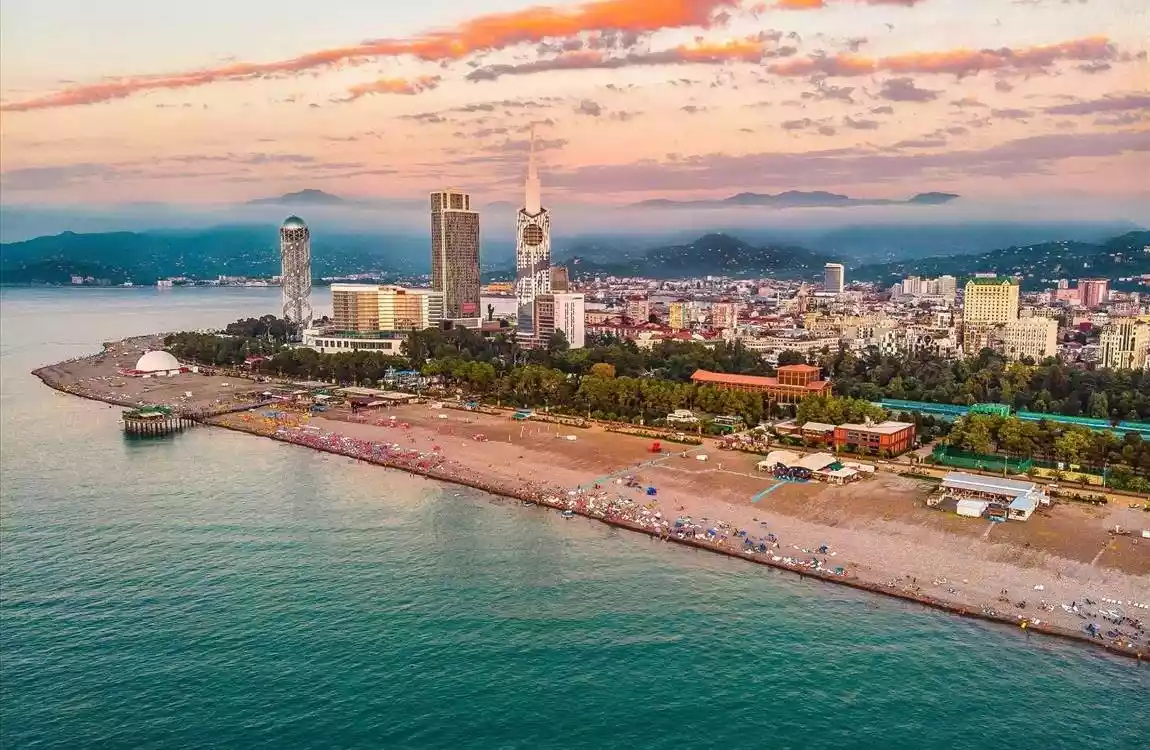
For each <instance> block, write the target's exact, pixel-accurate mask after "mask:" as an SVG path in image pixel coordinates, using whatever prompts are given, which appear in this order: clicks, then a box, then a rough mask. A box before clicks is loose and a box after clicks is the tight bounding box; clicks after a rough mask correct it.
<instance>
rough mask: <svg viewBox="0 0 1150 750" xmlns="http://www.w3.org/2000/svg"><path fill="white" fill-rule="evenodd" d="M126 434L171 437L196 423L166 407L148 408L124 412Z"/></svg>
mask: <svg viewBox="0 0 1150 750" xmlns="http://www.w3.org/2000/svg"><path fill="white" fill-rule="evenodd" d="M123 420H124V432H126V433H128V434H129V435H170V434H172V433H175V432H179V431H181V430H183V429H184V428H186V427H191V426H192V425H194V424H195V421H193V420H192V419H189V418H188V417H185V416H183V415H182V414H178V413H176V412H175V411H173V410H172V409H170V408H168V407H166V406H148V407H143V408H140V409H130V410H128V411H125V412H124V416H123Z"/></svg>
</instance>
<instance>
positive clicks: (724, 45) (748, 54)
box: [467, 34, 794, 81]
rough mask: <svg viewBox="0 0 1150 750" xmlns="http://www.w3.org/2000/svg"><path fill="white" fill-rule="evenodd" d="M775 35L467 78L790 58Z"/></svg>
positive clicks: (496, 68)
mask: <svg viewBox="0 0 1150 750" xmlns="http://www.w3.org/2000/svg"><path fill="white" fill-rule="evenodd" d="M776 40H777V37H776V36H775V35H771V34H767V35H756V36H754V37H748V38H746V39H735V40H731V41H729V42H701V43H698V44H694V45H680V46H678V47H673V48H671V49H667V50H661V51H658V52H631V53H629V54H625V55H611V54H609V53H607V52H604V51H602V50H595V49H586V50H578V51H574V52H567V53H564V54H561V55H559V56H558V57H552V58H546V59H542V60H533V61H531V62H524V63H514V64H505V65H486V66H483V67H481V68H476V69H475V70H473V71H471V72H470V73H468V74H467V80H469V81H493V80H495V79H497V78H500V77H502V76H508V75H532V74H534V73H544V72H549V71H553V70H614V69H618V68H629V67H637V66H652V65H688V64H700V65H722V64H724V63H729V62H745V63H759V62H762V61H763V59H765V58H767V57H778V56H781V55H783V54H789V53H790V52H788V50H789V51H793V49H794V48H792V47H785V48H778V47H775V46H774V45H773V42H774V41H776Z"/></svg>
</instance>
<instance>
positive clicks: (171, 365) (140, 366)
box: [135, 351, 181, 373]
mask: <svg viewBox="0 0 1150 750" xmlns="http://www.w3.org/2000/svg"><path fill="white" fill-rule="evenodd" d="M180 369H181V366H180V361H179V360H178V359H176V358H175V357H173V356H172V355H171V354H169V353H168V352H162V351H151V352H144V356H142V357H140V359H139V361H137V362H136V367H135V371H136V372H139V373H153V372H165V373H166V372H173V371H174V372H179V371H180Z"/></svg>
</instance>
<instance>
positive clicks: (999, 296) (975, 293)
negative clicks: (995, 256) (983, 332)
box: [962, 278, 1018, 325]
mask: <svg viewBox="0 0 1150 750" xmlns="http://www.w3.org/2000/svg"><path fill="white" fill-rule="evenodd" d="M1017 319H1018V283H1017V282H1015V281H1014V280H1012V279H999V278H988V279H979V278H976V279H971V280H970V281H968V282H966V291H965V294H964V295H963V304H962V322H963V323H965V324H971V325H1006V324H1007V323H1009V322H1010V321H1012V320H1017Z"/></svg>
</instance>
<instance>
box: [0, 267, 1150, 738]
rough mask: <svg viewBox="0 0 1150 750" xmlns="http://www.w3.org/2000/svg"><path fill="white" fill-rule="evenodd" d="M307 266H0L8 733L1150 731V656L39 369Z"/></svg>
mask: <svg viewBox="0 0 1150 750" xmlns="http://www.w3.org/2000/svg"><path fill="white" fill-rule="evenodd" d="M277 292H278V290H274V289H215V290H212V289H194V290H165V291H158V290H154V289H137V290H113V289H105V290H99V289H56V290H31V289H3V290H0V378H2V381H0V427H2V433H0V489H2V502H0V691H2V694H0V746H2V747H3V748H628V749H629V750H634V749H637V748H682V747H723V748H742V747H761V748H804V749H806V750H809V749H812V748H903V747H905V748H946V749H948V750H950V749H954V748H999V747H1001V748H1025V749H1027V750H1040V749H1041V750H1047V749H1050V748H1075V749H1076V750H1081V749H1082V748H1124V749H1134V748H1147V747H1150V665H1145V664H1143V665H1140V664H1138V663H1137V662H1134V661H1130V660H1126V659H1119V658H1116V657H1110V656H1108V655H1105V654H1103V653H1099V652H1096V651H1094V650H1091V649H1086V648H1082V647H1079V646H1075V645H1073V644H1067V643H1062V642H1059V641H1055V640H1051V639H1047V638H1043V637H1040V636H1032V637H1030V638H1029V639H1028V638H1026V637H1025V636H1024V635H1023V634H1022V633H1020V632H1018V631H1016V630H1014V629H1011V628H1007V627H1001V626H994V625H989V624H983V623H977V622H969V621H965V620H961V619H958V618H955V617H952V616H949V615H946V614H944V613H939V612H935V611H931V610H927V609H924V608H920V607H916V606H912V605H908V604H904V603H900V602H895V601H890V600H886V599H883V598H880V597H874V596H870V595H867V594H862V593H857V592H852V591H848V590H844V589H840V588H837V587H834V586H831V585H828V584H821V583H814V582H810V581H803V580H799V579H797V578H795V577H793V576H790V575H788V574H786V573H780V572H777V571H769V570H767V569H765V568H762V567H759V566H750V565H741V564H739V563H738V561H732V560H727V559H723V558H718V557H716V556H710V555H707V554H706V553H702V552H697V551H692V550H684V549H680V548H677V547H675V546H673V545H667V544H662V543H659V542H656V541H652V540H649V539H647V538H644V537H639V536H636V535H633V534H628V533H625V532H621V531H618V530H613V529H609V528H607V527H604V526H599V525H596V524H593V523H591V522H588V521H584V520H581V519H579V520H563V519H561V518H560V517H558V516H557V515H556V514H554V513H551V512H547V511H544V510H540V509H528V508H522V507H520V506H519V505H518V504H517V503H512V502H506V501H500V500H498V499H496V498H493V497H491V496H487V495H484V494H481V493H477V492H473V491H469V490H462V489H458V488H454V487H451V486H448V485H442V484H437V483H433V482H430V481H426V480H423V479H418V478H414V477H409V476H407V475H404V474H401V473H398V472H391V471H387V470H383V469H379V468H376V467H368V466H363V465H359V464H356V463H353V462H351V461H349V460H346V459H342V458H338V457H333V456H328V455H321V454H318V453H314V452H310V451H308V450H307V449H305V448H301V447H296V446H288V445H283V444H279V443H274V442H272V441H269V440H263V439H260V438H256V437H252V436H247V435H241V434H237V433H231V432H226V431H216V430H212V429H210V428H197V429H195V430H192V431H189V432H186V433H185V434H182V435H178V436H175V437H172V438H167V439H126V438H125V437H124V436H122V434H121V432H120V428H119V427H118V426H117V418H118V415H119V410H118V409H113V408H109V407H108V406H107V405H104V404H98V403H94V402H88V401H84V400H81V399H78V398H74V397H71V396H66V395H63V394H58V393H55V392H53V391H51V390H49V389H48V388H46V387H44V386H42V385H41V384H40V383H39V381H37V380H36V379H35V378H33V377H32V376H31V375H29V374H28V373H29V370H31V369H33V368H34V367H36V366H38V365H42V364H47V363H50V362H55V361H59V360H62V359H66V358H69V357H73V356H78V355H82V354H85V353H89V352H93V351H95V350H97V349H98V345H99V342H100V341H102V340H109V339H114V338H120V337H123V336H127V335H130V334H138V333H145V332H150V331H156V330H165V329H166V330H173V329H188V328H203V327H210V326H220V325H223V324H225V323H227V322H229V321H231V320H234V319H236V318H238V317H241V316H248V315H259V314H262V313H266V312H273V311H274V310H275V308H276V303H277V299H278V296H277ZM320 306H321V307H322V305H320ZM541 469H542V467H541Z"/></svg>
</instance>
